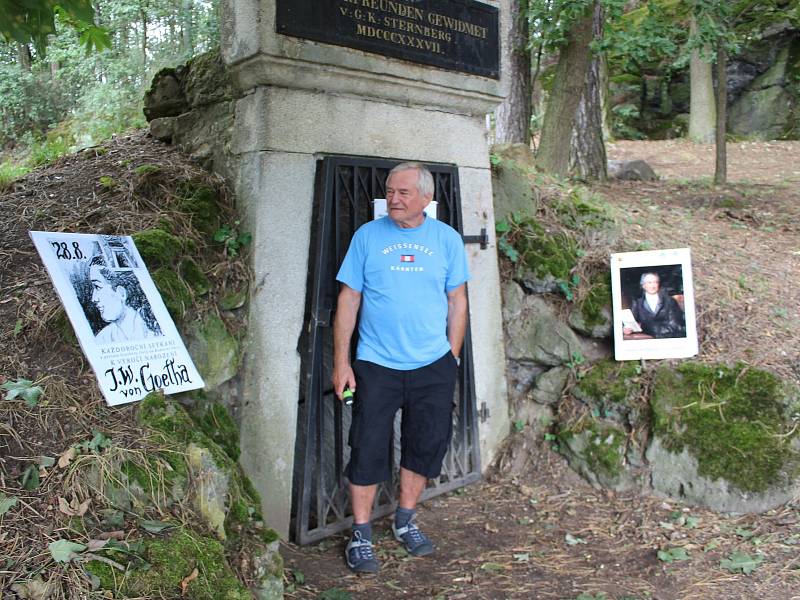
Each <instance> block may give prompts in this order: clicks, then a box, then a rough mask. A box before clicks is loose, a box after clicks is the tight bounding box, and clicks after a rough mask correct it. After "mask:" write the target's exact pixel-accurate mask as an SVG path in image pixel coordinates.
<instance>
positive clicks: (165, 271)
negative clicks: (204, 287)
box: [150, 267, 193, 320]
mask: <svg viewBox="0 0 800 600" xmlns="http://www.w3.org/2000/svg"><path fill="white" fill-rule="evenodd" d="M150 275H151V277H152V278H153V283H155V284H156V288H158V292H159V294H161V298H162V300H164V304H165V305H166V306H167V310H168V311H169V312H170V314H171V315H172V316H173V317H174V318H175V319H178V320H180V319H182V318H183V317H184V315H185V314H186V310H187V309H188V308H189V306H191V304H192V300H193V296H192V290H190V289H189V286H188V285H186V282H185V281H183V279H181V278H180V276H179V275H178V274H177V273H176V272H175V271H173V270H172V269H170V268H169V267H161V268H159V269H156V270H155V271H153V272H152V273H151V274H150Z"/></svg>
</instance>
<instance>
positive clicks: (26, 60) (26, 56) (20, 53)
mask: <svg viewBox="0 0 800 600" xmlns="http://www.w3.org/2000/svg"><path fill="white" fill-rule="evenodd" d="M17 62H19V66H20V67H22V69H23V70H25V71H30V70H31V67H32V65H33V57H32V56H31V47H30V46H29V45H28V44H17Z"/></svg>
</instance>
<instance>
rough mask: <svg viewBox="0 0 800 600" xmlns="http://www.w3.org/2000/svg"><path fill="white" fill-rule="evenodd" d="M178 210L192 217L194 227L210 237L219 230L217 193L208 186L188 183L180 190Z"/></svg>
mask: <svg viewBox="0 0 800 600" xmlns="http://www.w3.org/2000/svg"><path fill="white" fill-rule="evenodd" d="M178 195H179V198H178V201H177V203H176V205H175V206H176V208H177V209H178V210H179V211H180V212H183V213H187V214H189V215H191V217H192V226H193V227H194V228H195V229H197V230H198V231H200V232H202V233H205V234H207V235H209V236H211V235H213V234H214V232H215V231H216V230H217V228H219V224H220V220H219V216H220V210H219V205H218V204H217V201H218V195H217V192H216V191H215V190H214V189H213V188H211V187H209V186H207V185H200V186H198V185H196V184H192V183H187V184H185V185H183V186H181V187H180V188H179V189H178Z"/></svg>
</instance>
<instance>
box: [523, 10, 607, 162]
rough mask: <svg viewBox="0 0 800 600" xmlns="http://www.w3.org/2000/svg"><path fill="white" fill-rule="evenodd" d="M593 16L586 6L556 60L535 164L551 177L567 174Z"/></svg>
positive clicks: (587, 58)
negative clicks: (552, 175)
mask: <svg viewBox="0 0 800 600" xmlns="http://www.w3.org/2000/svg"><path fill="white" fill-rule="evenodd" d="M593 14H594V11H593V10H592V7H591V6H589V7H588V8H587V10H586V13H585V14H584V15H583V17H581V18H580V19H579V20H578V21H576V22H575V24H574V25H573V26H572V29H570V32H569V34H568V35H567V44H566V46H564V47H563V48H562V49H561V53H560V55H559V57H558V65H556V72H555V78H554V81H553V89H552V91H551V92H550V98H549V100H548V102H547V110H546V111H545V114H544V124H543V125H542V137H541V140H540V142H539V152H538V153H537V155H536V164H537V166H539V167H541V168H542V169H543V170H544V171H547V172H548V173H553V174H555V175H567V173H568V172H569V154H570V140H571V138H572V129H573V126H574V124H575V112H576V110H577V109H578V103H579V102H580V99H581V94H582V92H583V85H584V80H585V78H586V70H587V69H588V68H589V63H590V62H591V51H590V50H589V43H590V42H591V41H592V16H593Z"/></svg>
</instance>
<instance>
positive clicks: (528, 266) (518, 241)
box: [508, 217, 579, 281]
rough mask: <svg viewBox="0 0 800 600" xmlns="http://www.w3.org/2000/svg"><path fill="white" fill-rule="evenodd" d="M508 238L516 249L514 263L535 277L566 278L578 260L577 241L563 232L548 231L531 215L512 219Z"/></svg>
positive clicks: (563, 279) (564, 279)
mask: <svg viewBox="0 0 800 600" xmlns="http://www.w3.org/2000/svg"><path fill="white" fill-rule="evenodd" d="M508 241H509V242H510V243H511V245H512V246H513V247H514V249H515V250H516V251H517V254H518V259H517V263H518V264H519V266H520V267H521V268H523V269H525V270H528V271H530V272H531V273H533V274H534V275H535V276H536V277H539V278H542V279H544V278H545V277H547V276H548V275H551V276H553V277H555V278H556V279H559V280H562V281H566V280H567V279H569V276H570V272H571V271H572V269H574V268H575V265H576V263H577V262H578V255H579V251H578V244H577V242H576V241H575V239H573V238H572V237H571V236H569V235H567V234H566V233H563V232H558V233H548V232H547V231H545V228H544V227H543V226H542V225H541V224H540V223H539V222H538V221H536V220H535V219H533V218H528V217H526V218H523V219H521V220H519V221H512V223H511V231H510V232H509V236H508Z"/></svg>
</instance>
